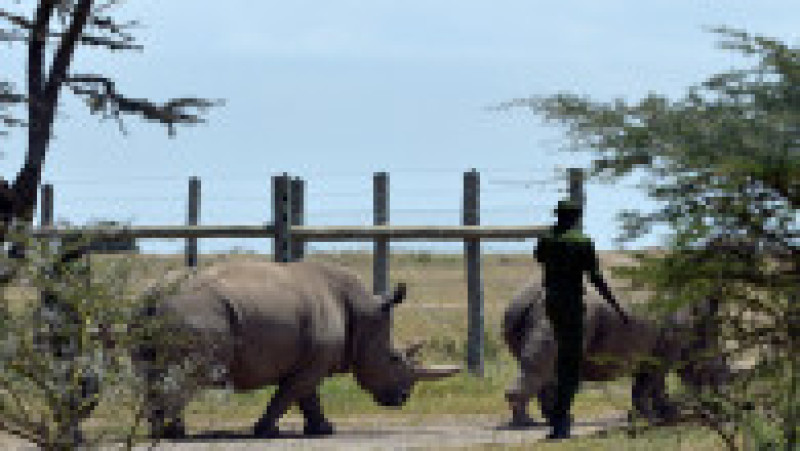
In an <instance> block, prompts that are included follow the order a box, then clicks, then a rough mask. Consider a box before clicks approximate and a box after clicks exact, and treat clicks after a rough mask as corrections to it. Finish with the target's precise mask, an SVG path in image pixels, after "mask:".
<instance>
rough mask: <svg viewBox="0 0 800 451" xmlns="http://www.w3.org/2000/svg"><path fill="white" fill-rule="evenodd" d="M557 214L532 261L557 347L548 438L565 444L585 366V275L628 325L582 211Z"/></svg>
mask: <svg viewBox="0 0 800 451" xmlns="http://www.w3.org/2000/svg"><path fill="white" fill-rule="evenodd" d="M555 213H556V218H557V220H556V224H555V225H554V226H553V227H552V228H551V229H550V230H549V231H548V233H547V234H546V235H545V236H544V237H542V238H541V239H540V240H539V243H538V245H537V246H536V249H535V250H534V257H535V258H536V260H537V261H538V262H539V263H541V264H542V266H543V272H544V287H545V311H546V314H547V318H548V319H549V320H550V323H551V324H552V327H553V331H554V334H555V338H556V341H557V342H558V357H557V360H556V365H557V369H556V379H557V389H556V403H555V408H554V412H553V413H554V414H553V416H552V417H551V418H549V419H548V420H549V421H550V427H551V428H552V430H551V432H550V434H549V435H548V438H550V439H563V438H569V435H570V423H571V419H570V415H569V411H570V407H571V406H572V400H573V398H574V397H575V393H576V392H577V391H578V384H579V382H580V365H581V361H582V360H583V313H584V305H583V294H584V288H583V274H584V273H588V275H589V280H590V281H591V282H592V284H593V285H594V286H595V287H597V290H598V291H599V292H600V294H601V295H602V296H603V298H604V299H605V300H606V301H607V302H608V303H609V304H611V306H612V307H613V308H614V309H615V310H616V311H617V312H618V313H619V314H620V316H621V317H622V320H623V321H624V322H625V323H626V324H627V323H628V316H627V315H626V314H625V312H624V311H623V310H622V309H621V308H620V306H619V304H618V303H617V301H616V299H615V298H614V295H612V294H611V290H610V289H609V288H608V284H607V283H606V281H605V279H604V278H603V276H602V274H601V273H600V268H599V265H598V260H597V253H596V252H595V249H594V244H593V243H592V240H591V239H589V237H587V236H586V235H584V234H583V233H582V232H581V230H580V225H579V224H580V219H581V216H582V213H583V212H582V209H581V205H580V204H578V203H576V202H574V201H570V200H562V201H560V202H559V203H558V207H557V208H556V210H555Z"/></svg>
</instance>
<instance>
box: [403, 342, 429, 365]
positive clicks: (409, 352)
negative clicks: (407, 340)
mask: <svg viewBox="0 0 800 451" xmlns="http://www.w3.org/2000/svg"><path fill="white" fill-rule="evenodd" d="M424 344H425V343H424V342H422V341H415V342H414V343H411V344H410V345H409V346H408V347H407V348H406V357H407V358H408V359H409V360H410V359H413V358H414V356H415V355H417V353H419V351H420V350H421V349H422V346H423V345H424Z"/></svg>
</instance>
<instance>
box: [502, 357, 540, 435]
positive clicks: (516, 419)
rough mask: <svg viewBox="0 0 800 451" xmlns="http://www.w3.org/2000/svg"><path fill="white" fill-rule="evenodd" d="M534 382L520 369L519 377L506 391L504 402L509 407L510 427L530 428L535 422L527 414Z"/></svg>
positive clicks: (533, 390)
mask: <svg viewBox="0 0 800 451" xmlns="http://www.w3.org/2000/svg"><path fill="white" fill-rule="evenodd" d="M532 385H534V380H533V379H532V378H531V377H530V375H529V374H528V373H527V372H526V371H525V370H524V369H523V368H520V371H519V375H518V376H517V378H516V379H515V381H514V383H513V384H511V386H510V387H509V388H508V390H506V400H507V401H508V404H509V406H510V407H511V422H510V423H509V426H511V427H530V426H534V425H536V422H535V421H534V420H533V418H531V416H530V414H529V413H528V403H529V402H530V400H531V398H532V397H533V393H534V392H535V389H534V388H533V387H532Z"/></svg>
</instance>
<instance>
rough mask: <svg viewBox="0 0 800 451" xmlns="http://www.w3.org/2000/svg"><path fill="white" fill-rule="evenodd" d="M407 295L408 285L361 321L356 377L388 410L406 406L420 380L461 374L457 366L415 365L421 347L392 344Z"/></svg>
mask: <svg viewBox="0 0 800 451" xmlns="http://www.w3.org/2000/svg"><path fill="white" fill-rule="evenodd" d="M405 295H406V287H405V285H404V284H398V285H397V287H396V288H395V290H394V293H392V294H390V295H384V296H380V297H379V302H377V303H375V304H374V305H376V306H377V308H375V309H372V310H371V311H370V312H369V313H368V314H367V315H365V317H364V318H360V319H359V324H358V328H359V331H358V332H359V333H358V337H357V340H358V344H357V345H356V351H355V361H354V362H353V369H354V371H353V372H354V375H355V378H356V380H357V381H358V383H359V385H360V386H361V387H362V388H363V389H365V390H366V391H368V392H369V393H371V394H372V396H373V397H374V398H375V401H376V402H377V403H378V404H380V405H382V406H387V407H399V406H402V405H403V404H404V403H405V402H406V400H408V397H409V395H410V394H411V389H412V388H413V386H414V384H415V383H416V382H417V381H420V380H436V379H441V378H444V377H447V376H451V375H454V374H456V373H458V372H459V371H461V368H460V367H459V366H457V365H438V366H432V367H423V366H421V365H418V364H417V363H415V362H414V354H416V353H417V352H418V351H419V349H420V348H421V344H420V343H417V344H414V345H411V346H409V347H408V348H406V349H397V348H395V347H394V346H393V345H392V339H391V336H392V334H391V330H392V310H393V309H394V307H395V306H396V305H398V304H399V303H401V302H402V301H403V299H404V298H405Z"/></svg>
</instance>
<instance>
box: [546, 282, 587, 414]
mask: <svg viewBox="0 0 800 451" xmlns="http://www.w3.org/2000/svg"><path fill="white" fill-rule="evenodd" d="M553 298H555V296H553ZM582 301H583V300H582V298H581V297H577V298H576V297H575V296H570V297H561V296H559V297H558V298H556V299H549V300H548V302H547V304H546V307H547V317H548V319H549V320H550V324H551V325H552V327H553V332H554V334H555V338H556V340H557V342H558V357H557V360H556V378H557V384H556V386H557V389H556V402H555V406H554V409H553V414H554V417H555V418H562V419H563V418H567V417H568V416H569V411H570V407H571V406H572V400H573V398H574V397H575V393H576V392H577V391H578V385H579V383H580V370H581V361H582V360H583V302H582Z"/></svg>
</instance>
